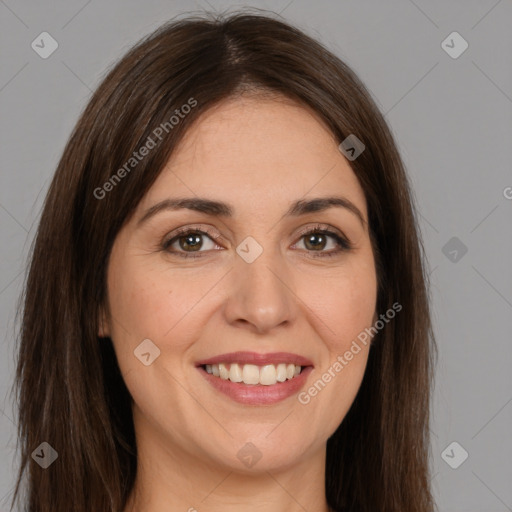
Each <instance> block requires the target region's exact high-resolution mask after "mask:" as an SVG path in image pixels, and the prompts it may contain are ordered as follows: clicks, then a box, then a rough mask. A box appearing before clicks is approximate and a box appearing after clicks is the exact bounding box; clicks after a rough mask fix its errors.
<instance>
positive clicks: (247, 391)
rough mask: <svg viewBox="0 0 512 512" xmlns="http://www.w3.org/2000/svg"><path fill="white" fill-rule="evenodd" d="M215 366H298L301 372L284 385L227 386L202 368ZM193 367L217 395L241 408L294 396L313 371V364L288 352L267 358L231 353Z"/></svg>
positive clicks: (229, 382) (281, 383)
mask: <svg viewBox="0 0 512 512" xmlns="http://www.w3.org/2000/svg"><path fill="white" fill-rule="evenodd" d="M219 363H226V364H232V363H239V364H255V365H257V366H264V365H266V364H279V363H293V364H295V365H297V366H302V367H303V368H302V371H301V372H300V374H299V375H297V376H296V377H293V379H289V380H288V379H287V380H286V381H284V382H277V383H276V384H272V385H271V386H264V385H263V384H244V383H240V382H231V381H230V380H229V379H228V380H224V379H221V378H220V377H215V376H214V375H211V374H210V373H208V372H207V371H206V370H205V368H204V367H203V366H204V365H207V364H219ZM196 367H197V369H198V371H199V372H200V373H201V375H202V376H203V377H204V378H205V379H206V380H207V382H208V383H210V384H211V385H212V386H213V387H214V388H215V389H216V390H217V391H220V392H221V393H223V394H224V395H226V396H228V397H229V398H231V399H232V400H234V401H235V402H238V403H241V404H244V405H272V404H276V403H278V402H281V401H282V400H285V399H286V398H288V397H290V396H292V395H294V394H296V393H298V392H299V390H300V389H301V388H302V387H303V386H304V385H305V383H306V380H307V378H308V375H309V374H310V373H311V372H312V371H313V363H312V362H311V361H310V360H309V359H307V358H305V357H303V356H299V355H298V354H292V353H290V352H274V353H271V354H258V353H257V352H231V353H229V354H221V355H219V356H215V357H211V358H209V359H204V360H202V361H198V362H197V363H196Z"/></svg>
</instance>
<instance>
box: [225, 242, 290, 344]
mask: <svg viewBox="0 0 512 512" xmlns="http://www.w3.org/2000/svg"><path fill="white" fill-rule="evenodd" d="M230 274H231V277H230V279H231V281H230V283H231V287H230V293H229V296H228V298H227V301H226V304H225V308H224V312H225V316H226V320H227V321H228V323H230V324H231V325H237V326H238V327H245V328H247V329H249V330H252V331H253V332H257V333H259V334H264V333H268V332H269V331H272V329H274V328H276V327H279V326H285V325H287V324H291V323H292V322H293V320H294V318H295V316H296V311H297V297H296V296H295V294H294V292H293V283H292V282H291V280H292V276H291V273H290V272H288V271H287V269H286V265H285V264H284V263H283V262H281V261H280V260H279V258H278V256H277V255H276V254H275V253H272V254H271V251H263V253H262V254H261V255H260V256H259V257H258V258H257V259H256V260H255V261H253V262H252V263H247V262H246V261H244V260H243V259H242V258H237V260H236V261H235V268H234V269H233V272H231V273H230Z"/></svg>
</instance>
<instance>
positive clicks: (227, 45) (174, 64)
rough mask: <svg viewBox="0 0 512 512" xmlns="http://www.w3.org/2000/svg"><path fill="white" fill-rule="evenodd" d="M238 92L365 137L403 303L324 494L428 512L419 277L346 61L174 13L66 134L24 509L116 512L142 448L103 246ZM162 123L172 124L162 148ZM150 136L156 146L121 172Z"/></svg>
mask: <svg viewBox="0 0 512 512" xmlns="http://www.w3.org/2000/svg"><path fill="white" fill-rule="evenodd" d="M247 90H250V91H256V92H257V91H260V92H261V93H266V92H269V93H279V94H281V95H285V96H287V97H289V98H292V99H294V100H296V101H298V102H300V103H301V104H303V105H304V106H306V107H308V108H310V109H312V110H313V111H314V112H316V114H317V115H318V116H319V117H320V118H321V119H322V120H323V121H324V122H325V123H326V125H327V126H328V127H329V128H330V130H331V131H332V133H333V135H334V136H335V137H336V139H337V141H338V143H341V141H343V140H344V139H345V138H346V137H347V136H348V135H350V134H355V135H356V136H357V137H358V138H359V139H360V140H362V141H363V143H364V144H365V146H366V149H365V150H364V151H363V153H362V154H361V155H360V156H359V157H358V158H357V159H355V160H353V161H351V166H352V169H353V171H354V173H355V174H356V176H357V177H358V179H359V182H360V184H361V186H362V188H363V190H364V192H365V196H366V200H367V205H368V215H369V226H370V230H371V236H372V244H373V249H374V254H375V258H376V262H377V271H378V272H377V273H378V299H377V311H378V312H380V313H382V312H384V311H387V310H388V309H389V308H391V307H392V304H394V303H395V302H398V303H399V304H401V305H402V307H403V311H402V312H401V313H400V314H398V315H396V317H395V318H394V320H393V321H392V322H389V323H387V324H386V326H385V328H384V329H382V330H381V331H380V332H379V333H378V334H377V336H376V337H375V338H374V340H373V343H372V347H371V349H370V354H369V360H368V366H367V369H366V373H365V376H364V379H363V382H362V385H361V388H360V390H359V392H358V394H357V397H356V399H355V402H354V403H353V405H352V407H351V409H350V411H349V412H348V414H347V416H346V417H345V419H344V420H343V422H342V423H341V425H340V426H339V427H338V429H337V430H336V432H335V433H334V434H333V435H332V436H331V438H329V440H328V442H327V462H326V489H325V491H326V497H327V501H328V504H329V505H330V506H331V507H332V508H333V509H335V510H350V511H352V512H356V511H358V512H375V511H376V510H379V511H380V512H397V511H401V512H430V511H431V510H432V509H433V503H432V497H431V492H430V479H429V467H428V465H429V464H428V455H429V429H428V423H429V401H430V393H431V391H430V389H431V381H432V373H433V371H432V368H433V355H434V349H435V343H434V337H433V334H432V328H431V323H430V322H431V321H430V314H429V295H428V281H427V277H428V276H427V272H426V270H425V263H424V259H425V258H424V250H423V246H422V244H421V240H420V237H419V232H418V227H417V214H416V213H415V208H414V202H413V200H412V197H411V190H410V186H409V184H408V180H407V177H406V174H405V170H404V166H403V163H402V161H401V158H400V156H399V153H398V151H397V149H396V146H395V142H394V139H393V136H392V134H391V132H390V129H389V128H388V126H387V125H386V122H385V121H384V118H383V116H382V114H381V113H380V112H379V110H378V108H377V106H376V104H375V103H374V101H373V99H372V98H371V95H370V94H369V92H368V91H367V89H366V88H365V86H364V85H363V84H362V83H361V81H360V80H359V79H358V78H357V76H356V75H355V74H354V72H353V71H352V70H351V69H350V68H349V67H348V66H347V65H346V64H345V63H344V62H342V61H341V60H340V59H339V58H337V57H336V56H335V55H333V54H332V53H330V52H329V51H328V50H327V49H326V48H325V47H324V46H322V45H321V44H320V43H319V42H317V41H315V40H313V39H311V38H310V37H308V36H307V35H305V34H304V33H303V32H301V31H300V30H298V29H297V28H294V27H291V26H289V25H288V24H286V23H284V22H282V21H279V20H277V19H273V18H272V17H268V16H263V15H260V14H251V13H247V12H241V13H235V14H231V15H229V16H228V15H226V16H223V15H220V16H216V15H206V16H193V17H192V16H191V17H188V18H186V19H181V20H178V21H176V20H173V21H171V22H169V23H167V24H165V25H163V26H162V27H160V28H159V29H158V30H157V31H156V32H154V33H152V34H151V35H150V36H148V37H146V38H145V39H143V40H142V41H140V42H139V43H138V44H137V45H136V46H134V47H133V48H132V49H131V50H130V51H129V52H128V53H127V54H126V55H125V56H124V57H123V58H122V59H121V60H120V61H119V62H118V63H117V64H116V65H115V67H114V68H113V69H112V70H111V71H110V72H109V73H108V74H107V76H106V77H105V78H104V79H103V81H102V83H101V84H100V86H99V87H98V88H97V90H96V92H95V93H94V95H93V96H92V98H91V99H90V101H89V103H88V105H87V106H86V108H85V110H84V112H83V113H82V115H81V117H80V119H79V121H78V123H77V125H76V127H75V128H74V130H73V133H72V134H71V136H70V139H69V141H68V143H67V146H66V148H65V150H64V153H63V155H62V158H61V160H60V163H59V165H58V168H57V170H56V173H55V176H54V178H53V181H52V183H51V186H50V188H49V191H48V193H47V196H46V200H45V204H44V209H43V212H42V216H41V221H40V224H39V228H38V231H37V235H36V238H35V240H34V245H33V248H32V257H31V261H30V266H29V272H28V276H27V279H26V283H25V288H24V293H23V296H22V298H21V299H20V300H21V304H22V305H23V312H22V321H21V324H20V325H21V328H20V333H19V338H20V339H19V356H18V366H17V372H16V382H15V389H16V398H17V406H18V411H19V413H18V414H19V440H18V442H19V444H20V455H21V462H20V470H19V475H18V480H17V485H16V489H15V493H14V498H13V504H14V502H15V500H16V499H19V494H20V489H21V487H20V485H21V483H23V481H24V477H26V479H27V487H26V495H25V496H23V499H22V501H23V503H24V504H25V507H26V508H25V509H24V510H28V511H29V512H68V511H69V510H71V509H72V510H73V511H74V512H90V511H91V510H94V511H98V512H107V511H109V512H119V511H121V510H123V508H124V506H125V504H126V502H127V498H128V496H129V494H130V491H131V489H132V486H133V484H134V480H135V475H136V469H137V450H136V445H135V435H134V427H133V420H132V415H131V397H130V394H129V392H128V390H127V388H126V387H125V384H124V382H123V379H122V376H121V373H120V371H119V367H118V365H117V361H116V357H115V354H114V351H113V348H112V344H111V342H108V340H107V342H105V340H101V341H100V339H99V338H98V334H97V333H98V322H99V318H98V312H99V309H100V307H101V306H103V305H104V304H105V300H106V269H107V263H108V258H109V254H110V251H111V248H112V245H113V242H114V239H115V238H116V235H117V233H118V232H119V230H120V229H121V227H122V226H123V225H124V223H125V222H127V220H129V218H130V216H131V214H132V213H133V212H134V209H135V208H136V206H137V204H138V203H139V201H140V200H141V198H142V197H143V196H144V194H145V193H146V192H147V191H148V189H149V188H150V187H151V185H152V184H153V182H154V181H155V179H156V178H157V176H158V175H159V173H160V172H161V170H162V168H163V167H164V165H165V163H166V162H167V160H168V158H169V157H170V155H171V153H172V151H173V149H174V148H175V147H176V145H177V143H178V141H179V140H180V139H181V138H182V137H183V135H184V134H185V133H186V131H187V128H188V127H189V126H190V125H191V123H193V122H194V120H196V119H197V118H198V117H199V116H201V115H202V114H203V113H205V112H206V111H207V109H209V108H210V107H212V106H213V105H215V104H216V103H218V102H219V101H221V100H223V99H227V98H229V97H233V96H236V95H238V94H241V93H242V92H244V91H247ZM191 100H192V101H191ZM193 101H195V105H194V107H193V108H190V109H188V110H187V112H188V113H187V115H183V116H180V120H179V122H178V123H176V124H174V123H170V121H169V120H170V119H171V117H172V116H173V115H176V109H178V110H180V109H181V107H182V106H183V105H186V104H189V105H191V104H192V102H193ZM180 111H181V112H183V111H182V110H180ZM165 123H167V124H165ZM158 127H165V129H161V132H162V133H161V137H160V138H158V140H157V137H156V136H155V129H157V128H158ZM158 133H160V132H158ZM148 137H151V138H152V140H154V142H155V146H156V147H154V148H152V149H151V151H149V153H148V154H147V156H146V157H145V158H144V159H141V160H140V161H137V164H136V165H133V166H132V167H133V168H127V167H126V163H127V162H128V161H129V160H130V158H132V157H133V153H134V151H135V152H136V151H137V150H138V149H139V148H141V147H142V146H143V145H145V144H146V143H147V141H148ZM132 164H134V162H132ZM123 166H125V167H124V168H125V171H126V172H125V173H122V172H120V171H119V169H121V168H123ZM114 175H117V177H118V178H119V177H120V175H122V176H121V178H122V179H117V178H116V179H115V180H114V179H113V176H114ZM107 182H108V183H110V185H105V184H106V183H107ZM107 189H108V193H103V192H101V191H102V190H103V191H105V190H107ZM42 442H48V443H49V444H50V445H51V446H52V447H53V448H54V449H55V450H56V452H57V453H58V458H57V460H56V461H55V462H54V463H53V464H52V465H51V466H50V467H49V468H48V469H46V470H42V469H41V467H40V466H39V465H38V464H36V463H35V462H34V460H32V457H31V454H32V453H33V452H34V450H35V449H36V448H37V447H38V446H39V445H40V444H41V443H42Z"/></svg>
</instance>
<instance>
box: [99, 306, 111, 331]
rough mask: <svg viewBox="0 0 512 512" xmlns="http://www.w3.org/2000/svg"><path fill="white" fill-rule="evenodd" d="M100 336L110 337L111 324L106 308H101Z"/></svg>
mask: <svg viewBox="0 0 512 512" xmlns="http://www.w3.org/2000/svg"><path fill="white" fill-rule="evenodd" d="M98 336H99V337H100V338H109V337H110V326H109V322H108V320H107V315H106V313H105V310H104V308H101V309H100V312H99V314H98Z"/></svg>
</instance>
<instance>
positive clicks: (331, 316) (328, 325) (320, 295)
mask: <svg viewBox="0 0 512 512" xmlns="http://www.w3.org/2000/svg"><path fill="white" fill-rule="evenodd" d="M305 281H307V279H305ZM319 283H320V284H319V285H318V286H315V287H313V286H311V280H309V290H310V292H309V296H310V301H309V302H308V306H309V307H310V309H311V310H312V311H313V313H314V314H315V315H316V317H317V318H318V319H320V320H321V321H322V323H323V324H324V327H323V329H322V332H324V333H325V337H324V341H325V342H326V344H327V345H328V349H329V351H330V352H331V356H332V354H334V353H335V354H336V355H337V354H340V353H341V354H342V353H343V352H345V351H346V350H348V348H349V347H350V344H351V343H352V341H353V340H354V339H356V338H357V336H358V335H359V334H360V333H361V332H362V331H364V329H365V328H367V327H369V326H370V325H372V323H373V319H374V315H375V309H376V302H377V278H376V274H375V269H374V266H373V259H372V258H370V257H367V258H366V259H359V260H356V259H354V260H352V262H351V263H349V264H347V265H346V266H343V267H340V268H339V269H338V270H337V271H336V272H335V273H332V274H331V275H330V276H329V278H328V279H323V280H322V281H319ZM304 284H305V285H306V283H304ZM311 290H316V291H315V293H314V294H312V293H311Z"/></svg>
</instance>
